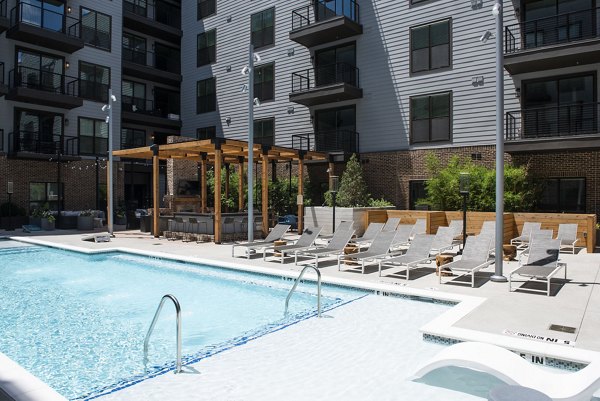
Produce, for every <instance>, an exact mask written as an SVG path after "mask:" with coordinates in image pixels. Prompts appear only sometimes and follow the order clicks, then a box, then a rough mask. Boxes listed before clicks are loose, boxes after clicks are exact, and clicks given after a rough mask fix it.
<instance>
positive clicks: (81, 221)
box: [77, 209, 96, 231]
mask: <svg viewBox="0 0 600 401" xmlns="http://www.w3.org/2000/svg"><path fill="white" fill-rule="evenodd" d="M95 217H96V212H95V211H93V210H91V209H87V210H82V211H81V212H80V213H79V216H78V217H77V229H78V230H84V231H92V230H93V229H94V218H95Z"/></svg>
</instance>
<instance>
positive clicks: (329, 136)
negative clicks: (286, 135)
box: [292, 129, 359, 153]
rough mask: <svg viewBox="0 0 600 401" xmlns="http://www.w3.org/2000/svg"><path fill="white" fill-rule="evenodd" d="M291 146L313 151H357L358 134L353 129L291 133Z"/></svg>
mask: <svg viewBox="0 0 600 401" xmlns="http://www.w3.org/2000/svg"><path fill="white" fill-rule="evenodd" d="M292 148H294V149H299V150H306V151H313V152H344V153H359V134H358V132H356V131H353V130H345V129H338V130H327V131H317V132H315V133H310V134H304V135H292Z"/></svg>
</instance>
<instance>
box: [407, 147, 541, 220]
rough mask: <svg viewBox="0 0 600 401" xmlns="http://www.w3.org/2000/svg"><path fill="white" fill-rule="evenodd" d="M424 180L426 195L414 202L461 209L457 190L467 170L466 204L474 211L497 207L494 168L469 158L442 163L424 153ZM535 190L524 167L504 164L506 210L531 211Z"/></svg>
mask: <svg viewBox="0 0 600 401" xmlns="http://www.w3.org/2000/svg"><path fill="white" fill-rule="evenodd" d="M426 166H427V173H428V174H429V176H430V177H432V178H430V179H429V180H427V181H426V183H425V188H426V190H427V197H426V198H424V199H420V200H419V201H417V204H419V205H423V204H427V205H430V206H431V208H432V209H433V210H460V209H461V208H462V195H461V194H460V193H459V176H460V173H461V172H466V173H469V176H470V185H469V199H468V208H469V210H473V211H481V212H492V211H494V210H495V209H496V171H495V169H494V168H487V167H484V166H479V165H475V164H473V163H472V162H471V160H468V159H461V158H459V157H458V156H454V157H452V158H451V159H450V161H449V162H448V164H447V165H445V166H442V165H441V163H440V161H439V160H438V159H437V158H436V157H435V156H434V155H433V154H429V155H427V160H426ZM537 194H538V190H537V188H536V186H535V184H534V183H533V182H532V180H530V179H529V176H528V172H527V168H526V167H522V166H521V167H515V166H512V165H510V164H506V165H505V166H504V209H505V210H506V211H507V212H520V211H531V210H532V209H533V207H534V205H535V200H536V197H537Z"/></svg>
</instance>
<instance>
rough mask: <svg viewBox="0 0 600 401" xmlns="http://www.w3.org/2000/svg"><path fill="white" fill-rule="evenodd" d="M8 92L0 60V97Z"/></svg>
mask: <svg viewBox="0 0 600 401" xmlns="http://www.w3.org/2000/svg"><path fill="white" fill-rule="evenodd" d="M7 93H8V85H6V83H5V81H4V63H2V62H0V97H2V96H4V95H6V94H7Z"/></svg>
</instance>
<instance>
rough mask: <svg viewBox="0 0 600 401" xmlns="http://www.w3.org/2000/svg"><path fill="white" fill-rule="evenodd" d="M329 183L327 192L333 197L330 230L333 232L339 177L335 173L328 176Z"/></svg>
mask: <svg viewBox="0 0 600 401" xmlns="http://www.w3.org/2000/svg"><path fill="white" fill-rule="evenodd" d="M330 180H331V181H330V184H331V187H330V188H329V192H331V196H332V198H333V224H332V226H331V227H332V228H331V230H332V232H334V233H335V206H336V205H335V204H336V198H337V193H338V190H339V188H340V177H338V176H337V175H332V176H331V177H330Z"/></svg>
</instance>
